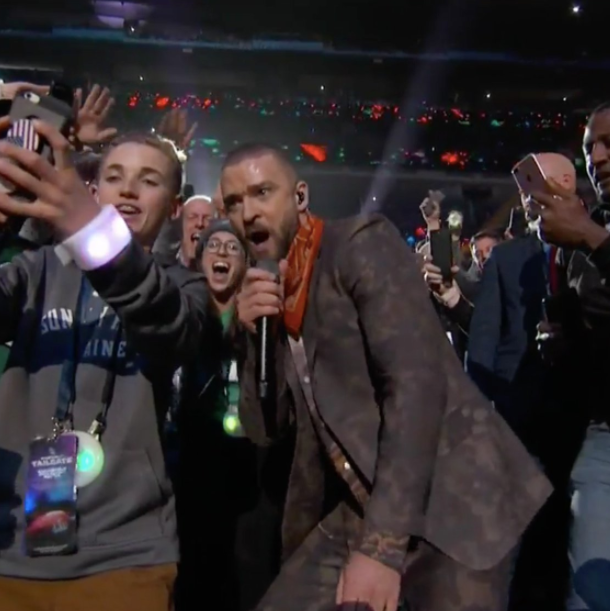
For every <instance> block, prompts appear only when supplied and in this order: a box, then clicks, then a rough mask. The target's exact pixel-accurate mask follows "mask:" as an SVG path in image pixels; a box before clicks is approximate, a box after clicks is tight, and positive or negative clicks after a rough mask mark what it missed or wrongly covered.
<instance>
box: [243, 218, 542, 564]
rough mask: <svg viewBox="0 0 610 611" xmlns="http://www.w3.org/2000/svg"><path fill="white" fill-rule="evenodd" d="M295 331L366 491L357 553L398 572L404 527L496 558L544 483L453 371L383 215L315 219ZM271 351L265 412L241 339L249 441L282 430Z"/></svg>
mask: <svg viewBox="0 0 610 611" xmlns="http://www.w3.org/2000/svg"><path fill="white" fill-rule="evenodd" d="M303 341H304V344H305V348H306V352H307V357H308V362H309V369H310V372H311V384H312V388H313V393H314V396H315V400H316V404H317V408H318V411H319V415H320V417H321V419H322V421H323V422H324V424H325V425H326V427H328V429H329V430H330V431H331V432H332V434H333V436H334V438H335V439H336V440H337V441H338V444H339V445H340V446H341V448H342V449H343V452H344V454H345V456H346V457H348V460H347V461H346V462H345V464H344V466H343V468H344V469H352V470H353V471H354V472H355V473H356V474H357V475H358V477H359V478H360V479H361V481H362V483H363V484H364V486H365V487H366V488H367V489H368V490H369V491H370V498H369V500H368V502H367V503H366V506H365V507H364V533H363V537H362V541H361V544H360V551H362V552H364V553H366V554H368V555H369V556H371V557H374V558H376V559H378V560H380V561H382V562H384V563H386V564H388V565H389V566H393V567H394V568H397V569H398V570H401V569H402V567H404V565H405V562H406V554H407V544H408V541H409V537H421V538H424V539H425V540H427V541H428V542H430V543H431V544H432V545H434V546H435V547H437V548H439V549H440V550H441V551H443V552H444V553H445V554H447V555H448V556H450V557H452V558H453V559H455V560H456V561H458V562H460V563H463V564H465V565H467V566H469V567H471V568H474V569H477V570H483V569H488V568H491V567H493V566H494V565H496V564H497V563H498V562H500V560H502V559H503V558H504V557H505V556H506V555H507V554H508V553H509V552H510V551H511V549H512V548H514V547H515V545H516V544H517V543H518V540H519V537H520V536H521V534H522V533H523V531H524V529H525V528H526V526H527V525H528V523H529V522H530V521H531V519H532V518H533V516H534V515H535V514H536V512H537V511H538V510H539V508H540V507H541V506H542V504H543V503H544V501H545V500H546V498H547V497H548V495H549V494H550V491H551V487H550V484H549V483H548V481H547V479H546V478H545V477H544V475H543V474H542V473H541V472H540V471H539V469H538V468H537V466H536V465H535V463H534V461H533V460H532V458H531V457H530V456H529V454H528V453H527V452H526V450H525V449H524V448H523V446H522V445H521V443H520V442H519V441H518V440H517V438H516V437H515V435H514V434H513V433H512V432H511V430H510V429H509V428H508V427H507V425H506V424H505V423H504V421H503V420H502V419H501V418H500V417H499V416H498V415H497V414H496V413H495V412H494V411H493V409H492V407H491V406H490V404H489V403H488V402H487V400H486V399H484V398H483V396H482V395H481V394H480V393H479V391H478V390H477V389H476V388H475V386H474V385H473V384H472V383H471V382H470V380H469V379H468V377H467V376H466V375H465V374H464V372H463V371H462V368H461V365H460V363H459V361H458V359H457V357H456V356H455V354H454V352H453V350H452V347H451V345H450V344H449V342H448V341H447V338H446V336H445V334H444V333H443V331H442V328H441V326H440V323H439V321H438V319H437V317H436V314H435V313H434V310H433V308H432V306H431V305H430V300H429V296H428V294H427V289H426V288H425V285H424V283H423V282H422V278H421V273H420V271H419V269H418V267H417V265H416V263H415V260H414V257H413V255H412V253H411V252H410V251H409V249H408V247H407V245H406V244H405V242H404V240H403V239H402V238H401V236H400V235H399V233H398V231H397V230H396V229H395V228H394V226H393V225H391V223H390V222H389V221H388V220H387V219H385V218H384V217H382V216H379V215H372V216H364V217H357V218H351V219H346V220H342V221H335V222H328V223H326V225H325V229H324V237H323V241H322V246H321V248H320V254H319V258H318V261H317V262H316V267H315V270H314V274H313V278H312V283H311V286H310V291H309V300H308V307H307V313H306V319H305V324H304V328H303ZM276 348H277V354H276V368H277V378H278V381H277V403H276V405H275V409H274V410H273V412H274V413H273V414H271V419H270V418H269V414H267V416H266V417H264V416H265V415H264V412H263V408H262V406H261V405H260V403H259V402H258V400H257V397H256V384H255V373H254V372H255V366H254V362H255V361H254V359H255V354H254V350H253V344H252V340H251V338H250V339H249V340H248V347H247V349H246V358H245V360H244V362H243V363H242V368H241V377H240V379H241V405H240V409H241V418H242V422H243V424H244V427H245V429H246V431H247V433H248V434H249V436H250V437H251V438H252V439H253V440H254V441H255V442H257V443H267V442H269V441H270V437H272V436H273V435H274V434H275V432H274V433H271V432H270V430H269V429H270V424H269V423H270V422H273V427H272V428H277V431H276V432H279V433H280V434H281V431H282V429H283V427H284V426H285V425H286V423H287V421H288V418H287V414H288V410H289V409H290V406H291V404H292V402H293V400H294V396H295V393H298V392H300V389H299V386H298V380H297V378H296V376H295V372H294V371H295V370H294V366H293V363H292V357H291V354H290V352H289V350H288V348H287V345H286V342H285V338H282V336H281V334H280V339H279V340H278V342H277V345H276ZM342 475H344V474H343V473H342ZM300 485H303V486H306V485H307V482H298V481H296V482H295V481H291V484H290V487H291V489H294V488H296V487H298V486H300ZM291 492H294V491H293V490H289V495H290V494H291ZM303 517H304V516H290V515H286V516H285V518H284V519H285V522H286V526H287V530H288V531H290V528H291V524H293V525H294V529H298V530H300V531H303V532H298V533H296V532H292V533H290V535H291V536H290V538H291V540H302V538H303V537H304V536H305V535H306V534H307V529H308V528H310V527H311V526H313V525H314V524H311V523H310V524H307V519H303ZM312 519H314V518H313V516H312ZM310 521H311V520H310ZM285 532H286V529H285Z"/></svg>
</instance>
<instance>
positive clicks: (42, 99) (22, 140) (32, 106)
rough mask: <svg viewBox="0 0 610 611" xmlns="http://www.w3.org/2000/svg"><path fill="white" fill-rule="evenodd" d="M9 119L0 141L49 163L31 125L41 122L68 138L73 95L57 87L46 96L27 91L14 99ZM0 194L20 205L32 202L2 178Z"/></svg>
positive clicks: (45, 147)
mask: <svg viewBox="0 0 610 611" xmlns="http://www.w3.org/2000/svg"><path fill="white" fill-rule="evenodd" d="M8 116H9V118H10V119H11V126H10V128H9V129H8V130H7V131H6V132H5V133H4V134H1V135H0V138H1V139H3V140H8V141H10V142H11V143H12V144H14V145H16V146H19V147H22V148H25V149H27V150H31V151H35V152H36V153H38V154H39V155H41V156H42V157H44V158H45V159H48V160H49V161H51V162H52V161H53V159H52V157H53V152H52V149H51V146H50V145H49V143H48V142H46V141H45V140H44V138H40V137H39V136H38V134H37V133H36V130H35V128H34V125H33V123H32V121H34V120H40V121H44V122H45V123H48V124H50V125H52V126H54V127H55V128H57V129H58V130H59V131H60V132H61V133H62V134H64V135H65V136H66V137H67V136H68V134H69V131H70V127H71V125H72V123H73V119H74V91H73V89H72V88H71V87H69V86H67V85H63V84H59V83H56V84H53V85H52V86H51V88H50V91H49V94H48V95H39V94H38V93H34V92H31V91H26V92H24V93H22V94H20V95H17V96H16V97H15V98H14V100H13V101H12V103H11V107H10V110H9V113H8ZM0 191H1V192H3V193H9V194H11V195H12V196H13V197H15V198H17V199H19V200H21V201H33V200H34V197H33V196H32V194H31V193H28V192H26V191H23V190H21V189H19V188H17V187H16V185H14V184H13V183H12V182H10V181H8V180H6V179H4V178H2V177H0Z"/></svg>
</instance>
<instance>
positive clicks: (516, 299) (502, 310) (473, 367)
mask: <svg viewBox="0 0 610 611" xmlns="http://www.w3.org/2000/svg"><path fill="white" fill-rule="evenodd" d="M537 158H538V161H539V162H540V164H541V166H542V169H543V171H544V173H545V175H546V176H549V177H554V178H555V179H556V180H558V181H561V183H562V184H563V185H564V187H565V188H566V189H568V190H570V191H572V192H574V191H575V189H576V171H575V170H574V166H573V165H572V163H571V162H570V161H569V160H568V159H567V158H565V157H563V156H562V155H558V154H554V153H542V154H539V155H537ZM523 199H524V203H525V205H526V206H527V201H526V200H525V197H523ZM537 223H538V220H537V218H536V217H535V216H534V215H532V216H531V218H530V221H529V224H530V231H529V233H527V234H526V235H524V236H522V237H518V238H515V239H513V240H509V241H508V242H506V243H504V244H500V245H498V246H497V247H496V248H494V250H493V252H492V253H491V256H490V258H489V259H488V261H487V262H486V264H485V267H484V269H483V275H482V279H481V282H480V285H479V288H478V294H477V298H476V300H475V304H474V312H473V315H472V319H471V323H470V337H469V343H468V360H467V368H468V372H469V374H470V376H471V377H472V379H473V380H474V381H475V383H476V384H477V386H478V387H479V389H480V390H482V391H483V393H484V394H485V395H486V396H487V397H488V398H489V399H490V400H492V401H493V402H494V403H495V406H496V409H497V410H498V411H499V412H500V414H501V415H502V416H503V417H504V419H505V420H506V421H507V422H508V424H509V425H510V426H511V427H512V428H513V430H514V431H515V432H516V433H517V435H518V436H519V438H520V439H521V441H523V442H524V443H525V444H526V446H527V448H528V449H529V450H530V452H531V453H533V454H534V455H536V456H537V457H538V458H540V459H542V460H543V461H545V462H546V458H547V456H546V455H547V454H548V452H549V451H550V449H549V447H548V444H549V443H553V442H554V441H555V440H556V439H557V436H556V435H553V436H550V435H548V434H547V432H546V431H547V430H548V426H549V423H550V422H552V421H553V420H554V417H555V416H556V415H557V409H558V403H559V402H560V401H561V399H560V397H561V393H557V392H556V391H557V390H558V385H557V383H556V375H555V372H554V371H553V369H552V368H551V367H549V364H548V363H545V362H544V361H543V359H542V357H541V355H540V353H539V351H538V349H537V344H536V333H537V325H538V323H539V322H540V320H542V319H543V318H544V316H543V301H544V299H545V298H546V297H548V296H549V295H551V294H554V295H556V296H557V295H558V294H559V293H561V292H562V291H563V290H564V281H563V274H562V273H561V270H560V266H559V261H558V258H557V252H556V250H555V249H554V248H553V247H551V246H548V245H547V244H545V243H544V242H543V241H542V240H541V239H540V237H539V235H538V232H537ZM554 394H557V396H553V395H554Z"/></svg>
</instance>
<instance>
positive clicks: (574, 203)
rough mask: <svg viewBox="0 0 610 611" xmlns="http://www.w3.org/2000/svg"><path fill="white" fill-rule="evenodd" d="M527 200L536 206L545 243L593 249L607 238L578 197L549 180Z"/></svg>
mask: <svg viewBox="0 0 610 611" xmlns="http://www.w3.org/2000/svg"><path fill="white" fill-rule="evenodd" d="M531 198H532V200H533V201H534V202H535V203H536V204H538V207H539V210H538V213H539V215H540V233H541V236H542V238H543V239H544V240H545V242H548V243H549V244H556V245H557V246H567V247H571V248H582V247H583V246H586V247H588V248H590V249H591V250H595V249H596V248H597V247H598V246H599V245H600V244H601V243H602V242H603V241H604V240H605V239H606V238H607V237H608V236H609V235H610V234H608V232H607V231H606V230H605V229H604V228H603V227H600V226H599V225H597V224H596V223H595V222H594V221H593V220H591V217H590V216H589V213H588V212H587V210H586V209H585V207H584V205H583V203H582V201H581V200H580V198H579V197H578V195H576V194H574V193H571V192H569V191H566V189H564V188H563V187H562V186H561V185H559V184H558V183H557V182H555V181H554V180H552V179H549V180H547V189H546V192H544V193H542V192H537V193H533V194H532V196H531Z"/></svg>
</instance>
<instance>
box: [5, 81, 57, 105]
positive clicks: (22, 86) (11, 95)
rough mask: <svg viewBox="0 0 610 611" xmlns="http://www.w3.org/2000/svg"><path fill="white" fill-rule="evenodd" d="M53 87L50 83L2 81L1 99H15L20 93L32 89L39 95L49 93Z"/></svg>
mask: <svg viewBox="0 0 610 611" xmlns="http://www.w3.org/2000/svg"><path fill="white" fill-rule="evenodd" d="M50 90H51V88H50V87H49V86H48V85H34V84H33V83H24V82H22V81H20V82H17V83H2V84H0V100H14V99H15V98H16V97H17V96H18V95H21V94H22V93H26V92H27V91H31V92H32V93H37V94H38V95H47V94H48V93H49V91H50Z"/></svg>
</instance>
